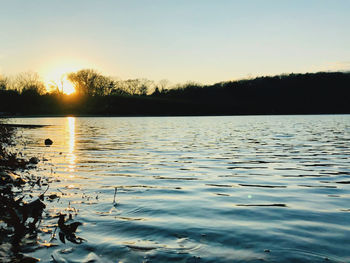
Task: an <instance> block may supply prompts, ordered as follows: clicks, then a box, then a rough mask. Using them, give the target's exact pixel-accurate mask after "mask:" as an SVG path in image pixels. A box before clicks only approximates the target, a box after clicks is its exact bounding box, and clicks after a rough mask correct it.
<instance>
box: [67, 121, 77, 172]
mask: <svg viewBox="0 0 350 263" xmlns="http://www.w3.org/2000/svg"><path fill="white" fill-rule="evenodd" d="M67 121H68V127H67V129H68V133H69V141H68V147H69V148H68V162H69V164H68V170H69V171H70V172H74V168H75V159H76V156H75V154H74V148H75V117H67Z"/></svg>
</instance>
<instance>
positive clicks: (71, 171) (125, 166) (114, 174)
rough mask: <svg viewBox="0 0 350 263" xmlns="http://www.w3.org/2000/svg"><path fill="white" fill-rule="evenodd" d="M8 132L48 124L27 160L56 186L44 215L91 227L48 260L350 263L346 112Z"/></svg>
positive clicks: (75, 121) (30, 143)
mask: <svg viewBox="0 0 350 263" xmlns="http://www.w3.org/2000/svg"><path fill="white" fill-rule="evenodd" d="M11 123H28V124H48V125H51V126H46V127H42V128H37V129H22V130H20V134H22V135H23V141H24V142H25V143H26V144H25V146H24V149H23V151H24V152H25V153H26V154H29V155H37V156H39V157H40V158H41V159H42V160H43V161H41V162H40V164H39V168H38V171H32V173H36V174H38V173H39V174H43V175H45V176H49V177H52V178H55V179H57V180H56V181H55V182H54V183H53V184H52V185H51V187H50V189H49V193H57V194H59V195H61V198H60V199H57V200H56V199H55V200H54V201H53V202H52V203H49V205H48V208H47V212H52V213H58V212H65V213H73V214H74V215H76V217H75V218H74V219H75V220H78V221H81V222H83V225H82V226H81V227H79V231H78V234H79V236H81V237H83V238H84V239H86V242H84V243H83V244H80V245H74V244H72V243H69V242H67V243H66V244H62V243H61V242H60V241H59V240H56V242H55V243H57V244H58V246H54V247H50V248H42V249H35V250H34V251H29V253H30V254H31V255H32V256H36V257H39V258H41V259H42V262H49V261H50V260H51V259H52V258H51V255H53V257H54V258H55V259H56V260H57V261H58V262H186V263H190V262H191V263H192V262H261V261H265V262H350V248H349V246H350V177H349V175H350V165H349V157H350V116H349V115H338V116H332V115H324V116H246V117H154V118H153V117H152V118H151V117H146V118H90V117H89V118H74V117H68V118H25V119H24V118H23V119H21V118H17V119H12V120H11ZM45 138H51V139H52V140H53V141H54V144H53V145H52V146H51V147H44V146H43V140H44V139H45ZM115 189H117V192H116V196H115V199H116V204H113V198H114V194H115ZM44 222H45V221H44ZM48 222H50V220H49V221H46V223H48ZM56 222H57V219H55V221H54V220H53V219H52V220H51V223H56ZM43 227H45V225H44V226H43ZM49 237H50V234H49V233H47V234H45V233H44V232H43V233H42V234H41V238H42V241H43V242H44V241H45V240H48V239H49Z"/></svg>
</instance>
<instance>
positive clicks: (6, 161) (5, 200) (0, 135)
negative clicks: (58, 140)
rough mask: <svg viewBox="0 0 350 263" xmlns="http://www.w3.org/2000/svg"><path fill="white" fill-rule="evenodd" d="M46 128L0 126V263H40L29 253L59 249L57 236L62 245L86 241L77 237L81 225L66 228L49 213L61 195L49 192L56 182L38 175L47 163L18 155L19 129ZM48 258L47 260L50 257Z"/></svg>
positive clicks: (56, 215) (61, 217) (57, 214)
mask: <svg viewBox="0 0 350 263" xmlns="http://www.w3.org/2000/svg"><path fill="white" fill-rule="evenodd" d="M44 126H45V125H4V124H0V190H1V191H0V262H4V263H5V262H14V263H32V262H37V261H40V259H39V258H34V257H31V256H29V255H28V253H29V252H32V251H35V250H37V249H40V248H47V247H51V246H57V245H58V244H57V243H56V244H54V243H53V242H54V241H55V240H57V238H56V232H57V233H58V234H59V238H60V240H61V242H63V243H64V242H65V239H67V240H69V241H71V242H73V243H81V242H82V241H83V239H80V238H78V237H76V236H75V234H74V232H75V230H76V228H77V227H78V226H79V225H80V223H79V222H76V223H72V224H66V222H65V215H64V214H62V213H60V212H55V213H52V212H50V211H48V210H47V209H46V208H47V207H48V202H52V201H53V200H55V199H57V198H59V193H53V192H51V191H50V190H49V189H50V185H51V183H52V182H53V181H54V179H53V178H49V177H43V176H39V175H35V171H36V169H37V165H38V163H39V162H41V161H45V159H43V160H41V159H39V158H38V157H36V156H31V157H29V156H28V157H26V156H24V155H23V154H22V152H19V151H16V150H17V149H18V148H17V147H15V146H16V143H15V142H16V137H17V130H16V129H17V128H39V127H44ZM43 147H44V145H43ZM69 219H70V220H71V219H72V215H71V214H70V216H69ZM49 220H51V222H50V223H49V224H47V223H48V222H49ZM52 221H53V222H54V223H52ZM71 225H73V226H72V227H73V228H72V227H71ZM42 233H48V234H49V235H50V239H48V240H42V238H41V237H40V235H41V234H42ZM46 256H47V258H45V259H46V260H48V258H49V257H50V256H49V255H46ZM52 259H53V262H56V261H55V259H54V258H52Z"/></svg>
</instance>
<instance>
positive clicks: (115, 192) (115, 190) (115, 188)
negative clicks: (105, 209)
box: [113, 187, 118, 204]
mask: <svg viewBox="0 0 350 263" xmlns="http://www.w3.org/2000/svg"><path fill="white" fill-rule="evenodd" d="M117 189H118V188H117V187H114V198H113V204H115V196H116V195H117Z"/></svg>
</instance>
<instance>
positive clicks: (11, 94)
mask: <svg viewBox="0 0 350 263" xmlns="http://www.w3.org/2000/svg"><path fill="white" fill-rule="evenodd" d="M68 80H69V81H70V82H72V83H73V84H74V86H75V88H76V92H75V93H74V94H72V95H66V94H63V93H62V87H60V86H59V85H52V87H50V92H47V90H46V88H45V85H44V84H43V83H42V82H41V81H40V78H39V77H38V75H37V74H34V73H25V74H21V75H19V76H18V77H17V78H16V79H15V80H13V79H12V80H11V79H9V78H5V77H1V76H0V112H1V113H0V114H1V115H3V116H4V115H18V116H24V115H68V114H71V115H104V116H119V115H124V116H136V115H139V116H159V115H174V116H176V115H246V114H249V115H251V114H326V113H330V114H333V113H350V102H349V101H350V96H349V95H350V73H349V72H319V73H306V74H284V75H278V76H266V77H257V78H254V79H244V80H237V81H227V82H220V83H216V84H213V85H201V84H196V83H192V82H189V83H186V84H182V85H176V86H170V85H169V82H167V81H166V80H162V81H160V82H158V83H155V82H153V81H150V80H147V79H132V80H115V79H113V78H110V77H106V76H103V75H102V74H99V73H98V72H96V71H94V70H91V69H84V70H80V71H78V72H74V73H70V74H68Z"/></svg>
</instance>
